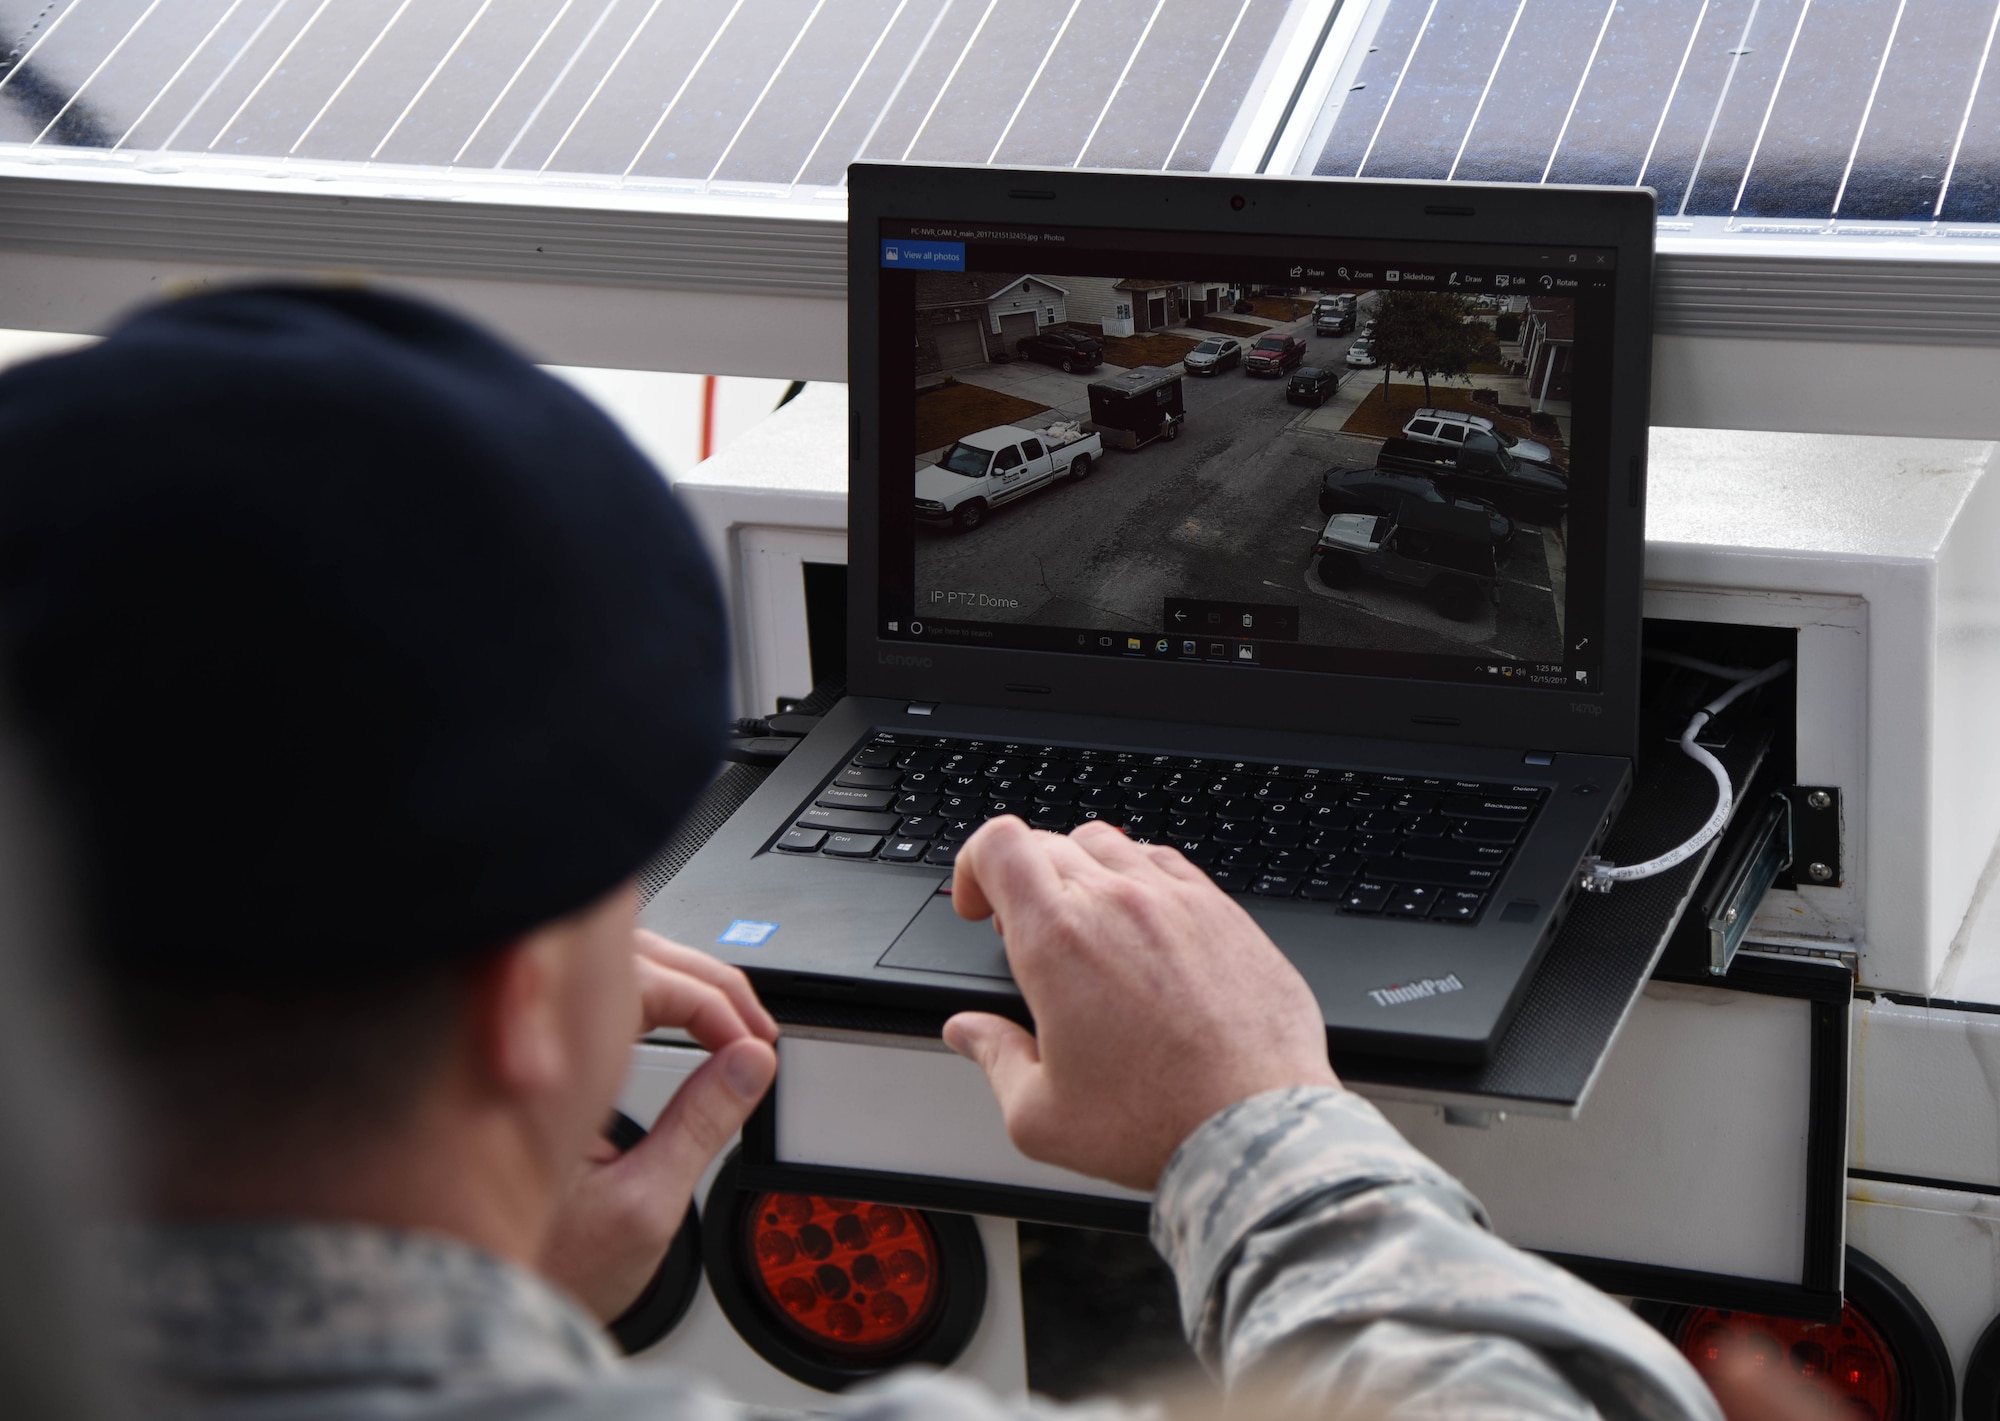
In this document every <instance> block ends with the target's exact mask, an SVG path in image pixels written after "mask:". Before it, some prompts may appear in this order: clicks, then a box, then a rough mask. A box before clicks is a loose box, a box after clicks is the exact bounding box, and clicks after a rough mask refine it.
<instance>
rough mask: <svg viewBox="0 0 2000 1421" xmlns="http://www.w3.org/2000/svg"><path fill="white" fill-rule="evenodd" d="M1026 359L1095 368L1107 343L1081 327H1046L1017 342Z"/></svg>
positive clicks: (1066, 366) (1071, 366)
mask: <svg viewBox="0 0 2000 1421" xmlns="http://www.w3.org/2000/svg"><path fill="white" fill-rule="evenodd" d="M1014 349H1015V351H1016V352H1017V353H1018V354H1019V355H1020V357H1021V358H1022V359H1023V360H1039V361H1041V362H1042V363H1043V364H1044V365H1059V366H1061V367H1062V368H1063V369H1065V370H1095V369H1096V368H1097V367H1098V366H1100V365H1102V364H1103V363H1104V347H1103V346H1101V345H1099V344H1098V343H1097V342H1096V341H1094V340H1092V339H1091V338H1090V337H1089V336H1087V335H1085V334H1083V332H1081V331H1043V332H1041V333H1040V334H1038V335H1031V336H1023V337H1021V339H1019V340H1017V341H1015V342H1014Z"/></svg>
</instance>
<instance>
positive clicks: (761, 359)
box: [0, 251, 847, 380]
mask: <svg viewBox="0 0 2000 1421" xmlns="http://www.w3.org/2000/svg"><path fill="white" fill-rule="evenodd" d="M301 280H305V281H310V280H337V281H357V280H366V281H367V282H368V283H369V284H371V285H374V286H378V287H380V288H381V289H383V290H385V291H402V292H406V293H408V294H410V295H413V296H418V297H422V298H425V299H428V300H431V301H437V302H440V303H442V304H444V305H446V306H449V307H451V308H453V309H454V310H457V311H460V312H462V313H464V314H465V315H467V316H469V317H471V318H472V319H474V320H477V321H480V322H482V323H484V324H485V325H488V326H490V327H492V328H493V329H494V330H496V331H498V332H500V333H501V334H502V335H504V336H506V337H507V338H508V339H509V340H511V341H513V342H514V344H515V345H516V346H517V347H518V348H520V349H521V350H523V351H525V352H526V353H527V354H528V356H529V358H531V359H533V360H537V361H541V362H544V363H547V364H556V365H584V366H592V367H601V368H609V369H626V370H678V371H685V372H688V373H692V374H702V375H749V376H756V377H758V378H761V379H781V380H845V379H846V378H847V303H846V302H845V301H838V300H828V299H824V298H815V297H809V296H784V295H764V294H746V293H742V292H715V291H667V290H660V289H640V288H634V287H624V286H596V285H589V284H579V285H575V286H563V285H558V284H556V283H554V282H536V281H495V280H489V279H484V278H471V277H445V276H440V277H400V276H399V277H393V278H390V277H376V276H370V275H367V274H366V273H362V272H358V271H352V270H348V271H340V270H314V271H297V270H290V269H277V268H258V267H248V266H238V265H230V264H225V263H207V262H188V261H179V260H161V261H153V260H137V259H125V258H113V257H86V256H71V255H67V254H64V253H59V252H23V251H8V252H6V253H4V254H0V326H4V327H8V328H18V329H23V330H42V331H85V332H103V331H106V330H109V329H110V328H111V326H112V325H113V324H115V323H116V322H117V321H118V320H119V319H120V318H121V317H123V316H125V315H127V314H129V313H130V312H131V311H133V310H134V309H136V308H137V307H139V306H141V305H143V304H145V303H146V302H149V301H157V300H159V299H160V298H162V297H165V296H171V295H176V294H179V293H183V292H186V291H192V290H200V289H202V288H204V287H208V286H223V285H234V284H237V283H241V282H246V281H301Z"/></svg>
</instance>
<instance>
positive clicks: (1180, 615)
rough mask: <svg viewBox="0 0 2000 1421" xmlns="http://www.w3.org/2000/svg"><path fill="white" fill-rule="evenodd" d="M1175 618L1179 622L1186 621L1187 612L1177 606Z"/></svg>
mask: <svg viewBox="0 0 2000 1421" xmlns="http://www.w3.org/2000/svg"><path fill="white" fill-rule="evenodd" d="M1174 620H1175V621H1177V622H1185V621H1186V620H1187V612H1186V611H1185V610H1184V609H1182V608H1179V607H1176V608H1175V609H1174Z"/></svg>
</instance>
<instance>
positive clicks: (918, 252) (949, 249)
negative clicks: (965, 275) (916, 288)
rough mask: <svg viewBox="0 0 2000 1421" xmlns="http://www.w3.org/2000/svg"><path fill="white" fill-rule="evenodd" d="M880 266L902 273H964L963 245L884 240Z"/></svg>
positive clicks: (961, 243) (956, 243) (959, 243)
mask: <svg viewBox="0 0 2000 1421" xmlns="http://www.w3.org/2000/svg"><path fill="white" fill-rule="evenodd" d="M882 265H883V266H886V267H892V268H900V269H901V270H904V271H908V270H912V269H915V270H917V271H964V270H965V243H963V242H898V241H886V240H885V241H884V242H883V243H882Z"/></svg>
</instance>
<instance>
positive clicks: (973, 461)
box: [917, 424, 1104, 533]
mask: <svg viewBox="0 0 2000 1421" xmlns="http://www.w3.org/2000/svg"><path fill="white" fill-rule="evenodd" d="M1103 455H1104V444H1103V441H1101V440H1100V439H1099V438H1098V437H1097V436H1096V435H1095V434H1085V433H1084V432H1083V430H1082V429H1081V428H1079V427H1078V426H1077V425H1074V424H1052V425H1050V426H1049V427H1048V428H1047V429H1022V428H1021V427H1020V426H1018V425H1012V424H1001V425H995V426H994V427H993V428H992V429H982V430H980V431H979V432H978V433H977V434H968V435H966V436H965V437H964V438H963V439H961V440H959V441H958V442H957V443H956V444H953V445H952V446H951V447H950V448H949V449H947V450H945V451H944V454H943V456H942V457H941V458H940V459H939V460H938V461H937V462H936V463H935V464H919V465H918V466H917V517H919V518H923V519H928V520H930V521H932V522H936V523H949V524H950V525H951V526H952V527H953V528H955V529H956V530H957V531H959V532H961V533H965V532H970V531H971V530H972V529H974V528H977V527H978V526H979V525H980V524H981V523H982V522H984V521H985V519H986V510H987V509H989V508H992V507H993V506H994V505H996V504H1001V503H1005V502H1007V501H1008V500H1009V499H1014V498H1019V497H1021V495H1023V494H1025V493H1031V492H1033V491H1034V490H1035V489H1038V488H1042V487H1044V486H1046V485H1048V484H1052V483H1054V482H1055V481H1056V480H1057V479H1059V478H1063V477H1068V478H1072V479H1080V478H1082V477H1083V476H1084V475H1086V474H1088V473H1089V472H1090V466H1091V465H1092V464H1093V463H1095V462H1096V461H1097V460H1098V459H1100V458H1102V457H1103Z"/></svg>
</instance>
